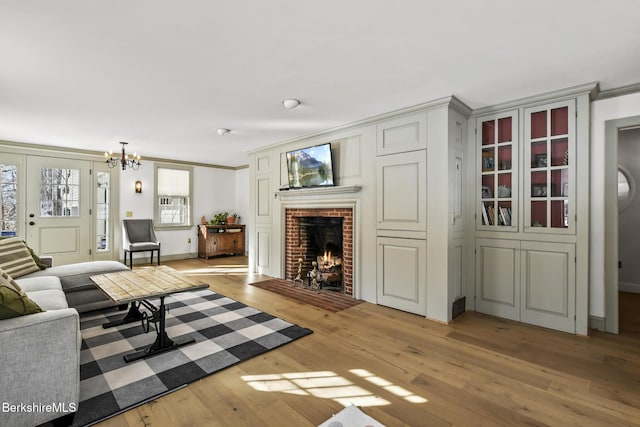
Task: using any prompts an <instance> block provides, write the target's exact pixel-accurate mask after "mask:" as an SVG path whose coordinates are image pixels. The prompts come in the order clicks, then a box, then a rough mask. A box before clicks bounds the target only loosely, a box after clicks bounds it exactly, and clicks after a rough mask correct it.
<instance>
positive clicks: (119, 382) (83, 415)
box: [73, 290, 312, 426]
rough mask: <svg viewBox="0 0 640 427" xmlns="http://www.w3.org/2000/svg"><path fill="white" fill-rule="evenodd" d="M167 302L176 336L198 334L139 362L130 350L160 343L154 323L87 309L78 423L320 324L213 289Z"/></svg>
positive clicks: (169, 388)
mask: <svg viewBox="0 0 640 427" xmlns="http://www.w3.org/2000/svg"><path fill="white" fill-rule="evenodd" d="M152 302H153V303H154V304H155V305H156V306H158V305H159V302H158V301H154V300H152ZM165 302H166V306H167V308H168V309H169V312H168V313H167V316H166V319H167V321H166V330H167V334H168V335H169V337H170V338H177V337H180V336H184V335H191V336H192V337H193V338H195V340H196V342H195V343H193V344H189V345H186V346H184V347H179V348H178V349H175V350H172V351H169V352H166V353H163V354H159V355H156V356H153V357H150V358H147V359H142V360H138V361H135V362H131V363H125V361H124V359H123V355H124V354H126V353H128V352H131V351H133V350H135V349H138V348H141V347H144V346H146V345H148V344H151V343H153V341H154V340H155V337H156V333H155V331H154V330H150V332H149V333H147V334H145V333H144V331H143V329H142V326H141V324H140V322H135V323H130V324H128V325H121V326H118V327H115V328H109V329H104V328H102V326H101V325H102V324H103V323H105V322H107V321H109V320H113V318H114V317H118V316H121V315H123V314H124V313H125V312H120V313H118V315H116V314H114V312H113V311H111V312H109V313H100V314H88V315H83V316H81V318H80V329H81V331H82V338H83V340H82V349H81V355H80V363H81V366H80V405H79V407H78V412H77V413H76V416H75V419H74V424H73V425H74V426H86V425H91V424H94V423H96V422H98V421H101V420H104V419H105V418H109V417H111V416H113V415H116V414H118V413H120V412H123V411H125V410H127V409H131V408H133V407H135V406H138V405H140V404H142V403H145V402H147V401H149V400H152V399H153V398H156V397H158V396H161V395H163V394H166V393H168V392H170V391H174V390H176V389H178V388H180V387H182V386H184V385H186V384H189V383H190V382H193V381H195V380H198V379H200V378H202V377H205V376H207V375H210V374H212V373H214V372H216V371H219V370H221V369H224V368H227V367H229V366H231V365H234V364H236V363H239V362H242V361H243V360H247V359H249V358H252V357H254V356H257V355H259V354H262V353H265V352H267V351H269V350H271V349H274V348H276V347H279V346H281V345H283V344H287V343H289V342H291V341H293V340H296V339H298V338H301V337H303V336H305V335H308V334H310V333H311V332H312V331H311V330H309V329H306V328H302V327H300V326H297V325H294V324H292V323H289V322H286V321H284V320H282V319H280V318H277V317H274V316H272V315H270V314H267V313H264V312H262V311H260V310H257V309H255V308H252V307H249V306H247V305H245V304H242V303H240V302H237V301H235V300H233V299H231V298H227V297H225V296H223V295H220V294H216V293H214V292H211V291H209V290H201V291H197V292H187V293H180V294H175V295H171V296H168V297H166V299H165ZM151 328H153V324H152V326H151Z"/></svg>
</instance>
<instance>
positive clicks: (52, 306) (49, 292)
mask: <svg viewBox="0 0 640 427" xmlns="http://www.w3.org/2000/svg"><path fill="white" fill-rule="evenodd" d="M29 298H31V299H32V300H33V301H34V302H36V303H37V304H38V305H39V306H40V307H42V308H43V309H44V310H61V309H63V308H69V304H67V299H66V298H65V295H64V292H62V290H61V289H45V290H42V291H33V292H29Z"/></svg>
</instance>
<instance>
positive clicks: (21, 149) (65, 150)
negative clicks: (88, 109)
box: [0, 141, 249, 170]
mask: <svg viewBox="0 0 640 427" xmlns="http://www.w3.org/2000/svg"><path fill="white" fill-rule="evenodd" d="M0 150H1V151H6V152H12V153H17V154H33V155H49V156H51V155H53V156H55V157H63V156H64V157H68V156H69V155H72V156H73V158H76V159H83V160H93V161H100V160H104V153H103V152H98V151H93V150H83V149H80V148H70V147H61V146H57V145H44V144H31V143H26V142H15V141H0ZM145 161H150V162H163V163H173V164H179V165H185V166H200V167H205V168H214V169H228V170H239V169H246V168H248V167H249V165H240V166H224V165H216V164H211V163H200V162H190V161H186V160H173V159H163V158H161V157H146V156H145V157H143V158H142V164H144V162H145Z"/></svg>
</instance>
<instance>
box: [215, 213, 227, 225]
mask: <svg viewBox="0 0 640 427" xmlns="http://www.w3.org/2000/svg"><path fill="white" fill-rule="evenodd" d="M228 216H229V213H228V212H219V213H217V214H215V215H213V218H212V219H211V224H212V225H221V224H226V222H227V217H228Z"/></svg>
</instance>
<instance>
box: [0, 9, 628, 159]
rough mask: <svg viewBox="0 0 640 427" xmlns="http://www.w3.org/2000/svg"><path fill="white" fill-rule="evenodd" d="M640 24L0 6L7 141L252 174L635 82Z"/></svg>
mask: <svg viewBox="0 0 640 427" xmlns="http://www.w3.org/2000/svg"><path fill="white" fill-rule="evenodd" d="M639 16H640V1H637V0H611V1H602V0H563V1H560V0H536V1H513V0H457V1H446V0H440V1H433V0H429V1H427V0H415V1H410V0H397V1H391V0H386V1H383V0H349V1H345V0H341V1H337V0H322V1H321V0H315V1H314V0H307V1H304V0H269V1H264V0H235V1H222V0H218V1H214V0H185V1H175V0H91V1H87V0H56V1H51V0H40V1H36V0H0V140H5V141H17V142H24V143H33V144H46V145H56V146H67V147H74V148H83V149H89V150H97V151H105V150H108V149H112V150H114V151H117V150H118V149H119V147H120V146H119V144H118V142H119V141H128V142H129V146H128V148H129V149H130V150H131V151H137V152H138V153H139V154H141V155H142V156H143V158H144V156H145V155H146V156H153V157H160V158H167V159H176V160H187V161H196V162H204V163H212V164H219V165H227V166H239V165H243V164H246V163H247V161H248V157H247V154H246V152H247V151H248V150H251V149H254V148H257V147H261V146H265V145H270V144H273V143H276V142H281V141H285V140H289V139H292V138H295V137H298V136H302V135H308V134H311V133H315V132H318V131H322V130H326V129H330V128H333V127H337V126H341V125H344V124H348V123H351V122H354V121H358V120H361V119H365V118H368V117H371V116H375V115H378V114H382V113H385V112H388V111H392V110H396V109H400V108H404V107H409V106H412V105H416V104H420V103H423V102H426V101H431V100H434V99H437V98H440V97H443V96H449V95H452V94H453V95H456V96H458V97H459V98H460V99H461V100H463V101H464V102H466V103H467V104H468V105H469V106H470V107H472V108H478V107H481V106H485V105H490V104H494V103H498V102H502V101H509V100H512V99H517V98H521V97H525V96H529V95H534V94H538V93H543V92H547V91H552V90H556V89H561V88H565V87H570V86H575V85H579V84H583V83H589V82H593V81H599V82H600V87H601V89H602V90H605V89H610V88H617V87H621V86H625V85H629V84H633V83H638V82H639V81H640V60H639V59H638V58H639V55H638V54H639V53H640V25H639V24H638V17H639ZM288 97H293V98H298V99H300V100H301V101H302V104H301V105H300V107H298V108H297V109H294V110H286V109H284V108H283V107H282V104H281V101H282V100H283V99H284V98H288ZM219 127H225V128H229V129H231V130H232V132H231V133H229V134H227V135H225V136H219V135H218V134H217V133H216V129H217V128H219Z"/></svg>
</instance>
